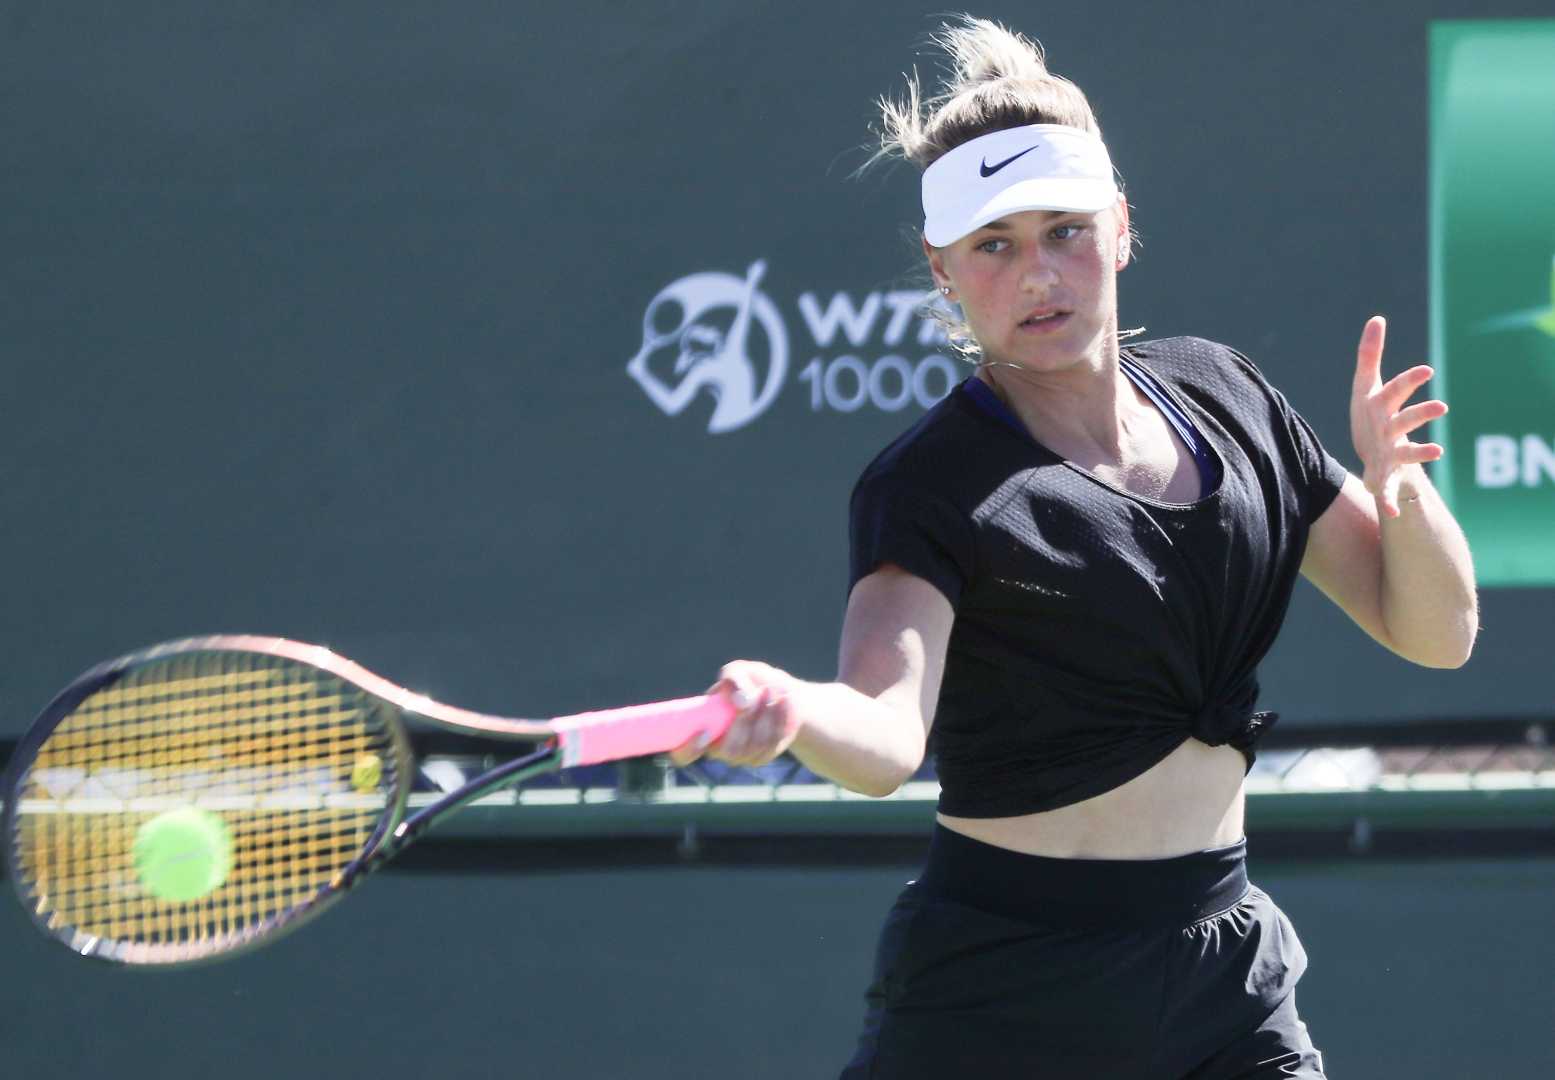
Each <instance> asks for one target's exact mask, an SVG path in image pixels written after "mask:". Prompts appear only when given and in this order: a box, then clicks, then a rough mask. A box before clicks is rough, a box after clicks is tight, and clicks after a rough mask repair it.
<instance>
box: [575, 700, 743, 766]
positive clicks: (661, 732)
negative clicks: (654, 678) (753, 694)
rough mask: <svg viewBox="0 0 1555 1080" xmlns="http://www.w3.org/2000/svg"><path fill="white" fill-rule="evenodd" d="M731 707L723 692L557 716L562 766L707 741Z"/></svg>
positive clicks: (724, 726) (725, 726)
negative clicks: (697, 739) (701, 738)
mask: <svg viewBox="0 0 1555 1080" xmlns="http://www.w3.org/2000/svg"><path fill="white" fill-rule="evenodd" d="M734 716H735V708H734V706H733V705H732V704H731V703H730V701H729V699H728V698H726V697H724V696H723V695H722V694H710V695H705V696H703V697H692V698H680V699H678V700H675V701H659V702H655V703H653V704H650V705H628V706H627V707H626V708H623V709H601V710H599V711H598V712H586V713H578V714H577V715H575V716H559V717H557V718H556V719H554V720H552V721H551V725H550V726H551V727H552V728H553V729H554V730H555V731H556V733H557V735H558V736H559V741H560V743H561V750H562V768H564V769H565V768H569V767H571V766H574V765H598V764H599V763H601V762H604V761H620V760H622V759H623V758H631V757H643V756H645V755H648V754H662V753H665V752H666V751H669V750H673V749H675V748H676V747H677V746H680V745H682V744H683V743H686V742H688V741H690V740H691V739H692V738H694V737H695V736H697V735H701V734H704V733H705V734H706V735H707V737H708V740H709V741H712V740H713V739H716V738H718V737H719V736H720V735H722V734H723V733H724V732H726V731H728V730H729V725H730V724H731V723H733V722H734Z"/></svg>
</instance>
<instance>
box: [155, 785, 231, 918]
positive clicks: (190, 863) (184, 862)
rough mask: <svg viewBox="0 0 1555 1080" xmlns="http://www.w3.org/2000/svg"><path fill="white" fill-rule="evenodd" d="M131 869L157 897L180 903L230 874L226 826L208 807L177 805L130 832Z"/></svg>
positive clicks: (205, 891) (217, 885) (211, 888)
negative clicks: (132, 861)
mask: <svg viewBox="0 0 1555 1080" xmlns="http://www.w3.org/2000/svg"><path fill="white" fill-rule="evenodd" d="M134 856H135V873H136V874H137V875H138V876H139V878H140V883H141V884H142V885H143V886H145V889H146V891H147V892H148V893H150V894H151V895H152V896H154V897H156V898H157V899H158V900H167V901H170V902H173V903H184V902H187V901H189V900H198V899H200V897H202V896H206V895H208V894H210V893H213V892H215V891H216V890H217V889H219V888H220V887H221V885H222V883H223V882H224V881H226V880H227V875H228V874H229V873H231V872H232V830H231V829H229V828H227V823H226V822H225V821H223V820H222V819H221V818H220V817H218V816H216V815H215V814H213V813H211V812H210V811H209V810H201V809H200V808H199V807H196V806H182V807H179V808H178V809H177V810H166V811H163V812H162V813H160V814H158V815H156V816H155V817H153V818H148V819H147V820H146V821H145V822H144V823H142V824H141V827H140V828H139V829H138V830H137V831H136V833H135V849H134Z"/></svg>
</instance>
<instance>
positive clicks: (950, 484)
mask: <svg viewBox="0 0 1555 1080" xmlns="http://www.w3.org/2000/svg"><path fill="white" fill-rule="evenodd" d="M965 393H966V391H965V390H964V389H963V388H962V387H961V386H959V385H958V386H955V387H952V388H951V391H950V393H949V394H947V395H946V396H945V397H943V398H941V399H940V400H939V401H938V402H936V403H935V404H933V405H931V406H930V407H929V408H928V409H927V410H926V411H925V412H924V414H923V415H922V416H920V417H918V419H917V420H915V421H914V422H913V423H912V424H911V425H910V426H908V428H907V429H906V430H905V431H903V432H902V433H901V434H900V435H897V436H896V437H895V438H894V439H892V440H891V441H890V442H889V443H887V444H886V445H885V446H884V447H882V448H881V450H880V451H879V452H878V453H877V454H875V456H874V457H873V458H872V459H870V461H869V464H867V465H865V466H864V470H863V472H862V473H860V474H859V478H858V482H857V483H856V484H855V485H854V493H855V495H856V494H857V493H858V492H859V491H860V490H862V489H865V488H878V487H881V486H890V487H910V488H915V489H917V490H920V491H923V492H926V493H935V494H945V495H949V494H952V493H954V492H955V491H956V490H957V489H958V488H959V487H960V486H961V481H960V479H958V478H964V474H963V473H962V470H964V469H965V467H966V465H967V463H968V461H969V460H974V459H975V457H976V455H975V453H973V452H972V451H973V450H974V448H975V447H976V444H977V443H978V441H979V436H980V434H981V432H980V429H979V427H978V425H977V424H976V423H975V422H974V421H973V418H972V417H971V416H969V415H968V410H967V402H966V401H965V400H964V395H965Z"/></svg>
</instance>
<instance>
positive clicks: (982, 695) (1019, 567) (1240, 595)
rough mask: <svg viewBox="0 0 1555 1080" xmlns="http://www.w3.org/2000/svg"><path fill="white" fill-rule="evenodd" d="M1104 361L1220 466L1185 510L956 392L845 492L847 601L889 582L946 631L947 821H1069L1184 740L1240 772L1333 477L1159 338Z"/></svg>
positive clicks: (1242, 370) (1301, 443)
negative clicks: (946, 620)
mask: <svg viewBox="0 0 1555 1080" xmlns="http://www.w3.org/2000/svg"><path fill="white" fill-rule="evenodd" d="M1123 354H1124V357H1125V360H1130V359H1131V360H1132V361H1134V362H1136V363H1137V364H1138V365H1139V366H1141V367H1142V368H1144V369H1145V370H1146V371H1147V372H1148V373H1149V374H1151V375H1153V376H1154V377H1155V379H1156V381H1157V382H1158V383H1159V384H1160V385H1161V386H1162V387H1164V388H1165V391H1166V393H1167V394H1168V395H1170V396H1171V397H1172V398H1173V399H1174V400H1175V402H1176V404H1177V405H1178V407H1179V408H1180V409H1182V410H1183V411H1184V412H1185V413H1186V414H1187V416H1188V417H1190V418H1191V420H1192V421H1193V423H1194V425H1195V426H1196V427H1197V428H1198V430H1199V432H1200V434H1201V435H1202V436H1203V437H1204V439H1205V440H1206V441H1207V443H1208V445H1209V448H1210V449H1211V451H1212V452H1213V453H1214V455H1215V457H1216V458H1217V459H1218V462H1219V465H1220V471H1221V480H1220V484H1219V486H1218V487H1216V488H1215V489H1214V490H1212V491H1206V492H1204V493H1203V494H1202V496H1201V497H1200V498H1199V499H1198V500H1197V501H1196V502H1193V503H1189V504H1174V503H1166V502H1162V501H1160V500H1156V499H1151V498H1147V497H1145V496H1142V495H1137V494H1134V493H1132V492H1128V491H1125V490H1123V489H1122V488H1118V487H1114V486H1112V485H1110V484H1107V483H1105V482H1103V481H1102V480H1100V479H1098V478H1097V477H1096V476H1095V475H1094V474H1092V473H1090V472H1088V471H1086V470H1084V469H1081V468H1079V467H1077V466H1074V465H1071V464H1069V463H1067V462H1065V461H1063V460H1062V459H1061V458H1060V457H1058V455H1056V454H1054V453H1053V452H1052V451H1050V450H1048V449H1046V448H1045V447H1043V446H1042V445H1040V444H1039V443H1038V442H1037V441H1036V440H1035V439H1033V438H1031V437H1030V436H1029V435H1027V434H1024V433H1022V432H1018V431H1015V430H1013V429H1011V428H1010V427H1009V426H1007V425H1006V424H1004V423H1002V422H1000V421H999V420H998V419H996V418H995V417H993V416H991V415H990V414H988V413H987V412H986V411H985V410H984V409H983V408H982V407H980V406H979V405H978V404H977V403H976V402H974V401H973V400H972V399H971V397H970V395H969V393H968V391H967V388H966V386H965V385H964V384H963V385H961V386H958V387H956V388H955V389H954V390H953V391H952V392H951V394H950V395H949V396H948V397H947V398H945V400H943V401H941V402H939V403H938V404H937V405H935V406H934V407H933V408H932V409H930V410H929V411H928V412H927V413H925V414H924V415H923V417H922V418H920V419H919V421H918V422H917V423H916V424H914V425H913V426H912V427H911V428H910V429H908V430H907V431H906V432H905V433H903V434H902V435H901V436H900V437H899V438H898V439H896V440H895V441H894V442H892V443H891V445H889V446H888V447H886V448H885V450H883V451H882V452H881V453H880V454H879V456H877V457H876V458H875V460H874V461H873V462H871V463H870V465H869V466H868V468H866V469H865V470H864V473H863V475H862V476H861V477H860V478H859V481H858V484H857V485H856V486H855V488H854V491H853V498H852V504H851V529H850V539H851V553H850V581H849V587H850V589H851V587H852V585H853V584H855V583H857V582H858V580H859V579H860V578H862V577H864V576H866V575H867V574H869V573H870V572H871V571H873V570H875V569H876V568H877V567H879V566H880V565H881V564H883V563H894V564H896V565H898V566H900V567H901V568H902V569H904V570H906V571H908V572H909V573H911V574H914V575H916V576H918V577H921V578H923V579H925V580H927V581H928V582H930V583H931V584H933V585H934V586H935V587H937V588H938V589H939V590H940V591H941V592H943V593H944V594H945V596H946V598H948V599H949V600H950V603H951V605H952V606H953V607H954V608H955V611H956V618H955V623H954V626H953V627H952V630H951V635H950V642H949V646H948V652H947V656H946V665H945V676H944V681H943V683H942V685H941V689H940V697H939V704H938V707H937V709H936V712H935V719H934V727H933V732H932V735H931V739H930V746H931V749H932V751H933V753H934V758H935V765H936V769H937V772H938V774H939V779H940V785H941V795H940V809H941V810H943V811H944V812H945V813H947V814H954V815H957V816H963V817H1002V816H1008V815H1014V814H1023V813H1031V812H1035V811H1039V810H1051V809H1054V808H1056V807H1060V806H1066V805H1069V804H1071V803H1075V802H1079V801H1081V800H1083V799H1086V798H1089V797H1091V796H1093V795H1098V794H1100V793H1102V792H1104V791H1109V790H1111V789H1112V788H1114V787H1117V786H1118V785H1119V784H1122V783H1124V782H1126V781H1128V780H1130V779H1132V778H1133V777H1135V776H1138V775H1139V774H1141V773H1143V772H1145V771H1146V770H1147V769H1149V768H1150V767H1151V766H1152V765H1154V764H1156V763H1157V762H1159V761H1160V760H1161V759H1163V758H1165V757H1166V756H1167V755H1168V754H1170V753H1171V752H1172V751H1173V750H1175V749H1176V748H1177V747H1178V746H1180V745H1181V744H1182V743H1183V742H1184V741H1186V740H1187V739H1188V738H1189V737H1190V736H1196V737H1197V738H1199V739H1201V740H1202V741H1204V742H1206V743H1209V744H1210V745H1212V746H1218V745H1222V744H1226V743H1230V744H1232V745H1235V746H1237V747H1239V748H1240V749H1242V750H1243V752H1244V753H1245V754H1246V755H1247V756H1248V761H1249V764H1250V763H1251V760H1252V750H1251V747H1252V742H1253V740H1254V739H1255V738H1256V737H1257V734H1258V732H1259V730H1260V727H1261V725H1262V723H1263V718H1262V716H1261V715H1260V716H1257V717H1255V716H1254V713H1253V707H1254V704H1255V702H1256V699H1257V696H1258V681H1257V665H1258V662H1259V660H1261V659H1262V658H1263V656H1264V654H1265V653H1267V652H1268V650H1269V647H1270V646H1271V645H1272V644H1273V642H1274V638H1275V635H1276V634H1277V633H1278V631H1279V628H1280V624H1281V622H1282V621H1283V620H1284V617H1285V611H1286V608H1287V606H1288V604H1289V601H1290V594H1291V589H1292V588H1293V586H1294V584H1295V580H1296V576H1297V573H1298V571H1299V569H1300V566H1301V559H1302V555H1303V553H1304V551H1305V549H1306V541H1307V530H1308V527H1309V526H1310V525H1311V523H1312V522H1313V521H1315V520H1316V519H1317V518H1318V516H1319V515H1321V514H1322V512H1323V511H1324V510H1325V509H1327V507H1328V506H1329V504H1330V503H1332V502H1333V500H1334V498H1335V496H1336V495H1337V494H1338V492H1339V488H1340V486H1341V485H1342V484H1343V482H1344V478H1345V469H1344V466H1342V465H1340V464H1339V463H1338V462H1337V461H1335V460H1334V459H1333V458H1332V457H1330V456H1329V455H1328V454H1327V453H1326V452H1325V451H1324V450H1323V447H1322V445H1321V444H1320V443H1319V441H1318V439H1317V436H1316V435H1315V434H1314V433H1313V431H1312V429H1311V428H1310V427H1309V426H1308V425H1307V423H1306V421H1304V420H1303V419H1302V418H1301V417H1300V416H1299V415H1297V414H1296V412H1295V411H1294V410H1293V409H1292V408H1291V407H1290V405H1289V404H1288V403H1287V402H1286V400H1285V398H1284V396H1283V395H1282V394H1280V392H1279V391H1277V390H1275V389H1274V388H1273V387H1272V386H1270V385H1269V383H1268V382H1267V381H1266V380H1265V379H1264V378H1263V376H1262V374H1261V373H1260V372H1259V371H1258V369H1257V368H1256V367H1254V365H1253V364H1252V362H1251V361H1249V360H1248V359H1247V358H1246V357H1244V356H1242V355H1241V354H1240V353H1238V352H1236V351H1234V350H1232V349H1229V348H1227V347H1226V346H1224V345H1217V344H1215V343H1214V342H1210V341H1204V340H1202V339H1199V338H1169V339H1163V340H1160V341H1149V342H1142V343H1140V344H1136V345H1130V346H1128V347H1127V348H1125V349H1124V350H1123Z"/></svg>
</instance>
